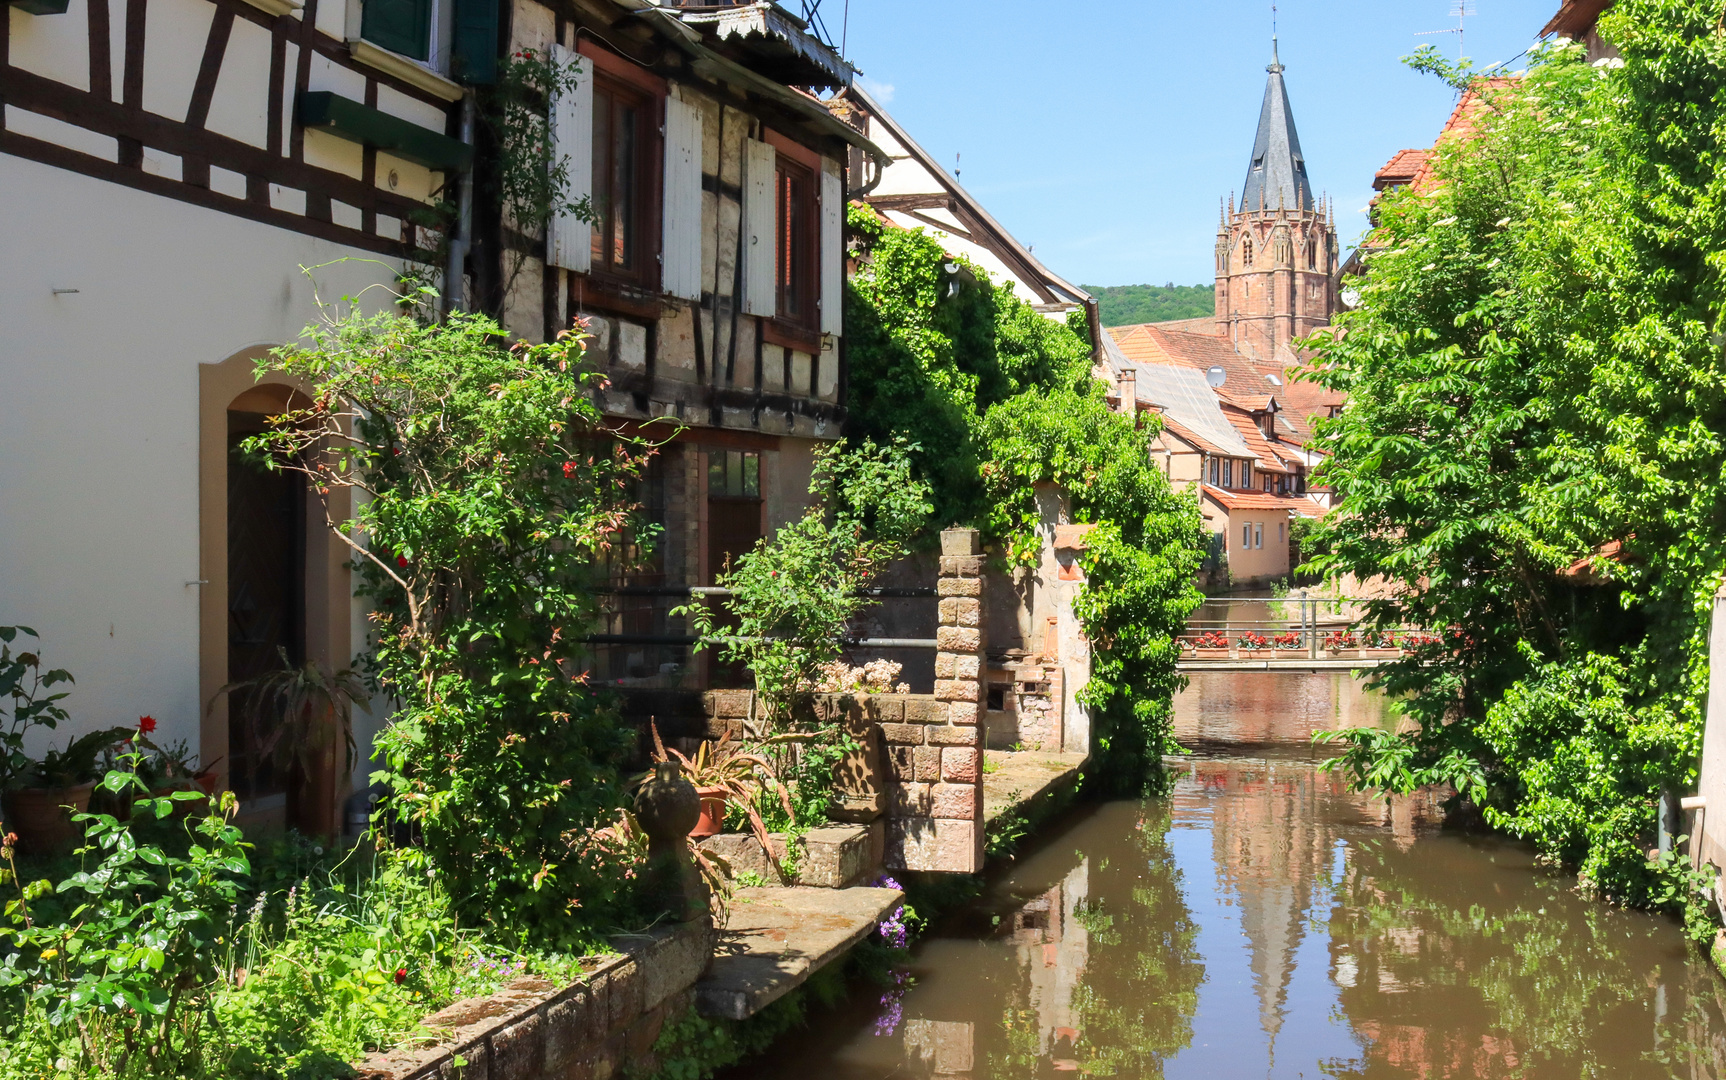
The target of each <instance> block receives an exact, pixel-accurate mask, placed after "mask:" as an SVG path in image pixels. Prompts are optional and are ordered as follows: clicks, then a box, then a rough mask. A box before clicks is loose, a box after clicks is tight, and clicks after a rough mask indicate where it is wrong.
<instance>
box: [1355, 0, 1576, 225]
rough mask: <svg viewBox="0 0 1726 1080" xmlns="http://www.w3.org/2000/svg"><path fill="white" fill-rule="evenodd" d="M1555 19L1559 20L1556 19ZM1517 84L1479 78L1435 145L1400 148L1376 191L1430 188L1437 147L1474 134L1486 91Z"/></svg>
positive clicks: (1381, 173)
mask: <svg viewBox="0 0 1726 1080" xmlns="http://www.w3.org/2000/svg"><path fill="white" fill-rule="evenodd" d="M1608 3H1610V0H1608ZM1561 14H1562V13H1561ZM1596 14H1598V13H1596ZM1553 21H1554V22H1557V21H1558V20H1557V19H1556V18H1555V19H1554V20H1553ZM1590 25H1592V24H1590ZM1546 32H1547V33H1551V32H1552V31H1551V28H1550V27H1548V29H1547V31H1546ZM1516 84H1517V80H1516V79H1515V78H1514V77H1512V76H1509V75H1500V76H1498V77H1496V78H1490V79H1477V80H1476V81H1475V83H1474V85H1473V86H1471V87H1469V90H1468V92H1467V93H1466V94H1463V95H1462V100H1460V101H1458V102H1457V103H1456V108H1455V109H1452V110H1451V113H1450V119H1449V120H1446V121H1445V123H1444V130H1442V131H1440V132H1439V133H1438V138H1437V139H1436V140H1435V141H1434V142H1433V144H1432V148H1431V149H1430V150H1422V149H1418V148H1417V149H1411V150H1398V151H1397V152H1396V154H1395V156H1393V157H1392V158H1391V159H1390V160H1389V161H1387V162H1385V164H1384V167H1383V168H1381V169H1379V170H1378V174H1377V175H1376V176H1374V177H1373V181H1372V187H1373V190H1374V191H1384V190H1386V189H1388V188H1393V187H1404V186H1406V187H1410V188H1412V189H1414V190H1415V191H1417V192H1425V191H1431V190H1432V188H1433V185H1434V184H1435V183H1436V181H1435V180H1434V179H1433V175H1432V167H1433V165H1434V164H1436V163H1437V161H1438V148H1439V147H1441V146H1443V145H1444V144H1445V143H1446V142H1447V141H1449V140H1451V139H1466V138H1468V137H1469V136H1470V135H1473V134H1474V133H1475V129H1476V126H1477V121H1478V120H1479V119H1480V114H1481V112H1482V111H1483V110H1484V109H1486V108H1488V107H1489V106H1490V104H1491V100H1490V98H1489V96H1488V95H1487V93H1486V92H1487V91H1492V90H1503V89H1506V88H1508V87H1512V86H1515V85H1516Z"/></svg>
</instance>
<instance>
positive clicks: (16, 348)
mask: <svg viewBox="0 0 1726 1080" xmlns="http://www.w3.org/2000/svg"><path fill="white" fill-rule="evenodd" d="M0 191H5V192H6V193H7V197H8V202H9V204H10V205H13V206H24V207H30V208H31V212H29V213H9V214H0V275H3V278H0V624H13V623H23V624H25V625H28V626H34V627H35V628H36V629H37V630H38V631H40V632H41V634H42V638H43V653H44V658H45V659H46V661H47V662H48V663H50V664H52V665H53V666H55V667H63V668H67V669H68V670H70V671H71V672H72V674H73V676H74V677H75V678H76V679H77V685H76V686H75V687H74V688H73V690H72V694H71V696H70V697H69V698H68V699H67V700H66V705H67V707H68V708H69V709H70V711H71V713H72V716H73V718H74V723H75V728H74V730H78V731H82V730H86V729H90V728H94V727H97V726H99V725H111V724H129V723H133V722H135V721H136V720H137V718H138V716H139V715H141V714H145V713H148V714H150V715H152V716H155V717H156V718H157V719H158V720H159V721H160V722H161V724H162V732H161V734H162V735H164V736H166V738H167V739H168V740H170V741H171V740H176V739H182V738H183V739H185V740H187V742H189V743H190V744H191V745H193V746H196V745H197V744H198V720H199V715H200V712H201V710H202V708H203V705H204V703H203V702H200V701H199V700H198V587H197V586H195V585H188V584H187V582H189V581H194V580H196V579H197V578H198V577H199V566H198V372H199V365H201V364H213V363H218V362H220V361H222V360H224V359H226V358H228V357H230V356H232V355H234V354H235V353H237V352H239V351H240V350H242V349H245V348H247V347H249V346H255V345H259V344H277V343H281V342H284V341H288V340H292V339H294V338H296V337H297V336H298V335H299V332H300V330H301V329H302V328H304V327H305V326H306V325H307V324H308V323H310V322H311V321H312V319H313V317H314V308H313V301H312V287H311V284H310V283H309V282H308V281H307V280H306V279H305V277H304V276H303V275H302V274H301V273H300V270H299V268H300V267H301V266H302V265H306V266H312V265H317V264H320V263H327V262H330V261H331V260H335V259H339V258H341V257H343V256H344V255H354V256H358V257H363V258H367V259H370V260H372V261H369V262H363V263H362V262H356V263H352V264H347V265H338V266H331V267H326V268H324V269H323V270H321V271H319V284H320V287H321V289H322V290H323V292H324V294H325V295H326V296H330V297H339V296H342V295H344V294H348V295H352V294H355V293H357V292H358V290H359V289H360V288H361V287H362V286H363V285H364V284H366V283H368V282H371V281H374V280H376V279H377V278H378V277H379V276H380V275H384V274H388V273H389V269H388V268H387V267H385V266H383V265H380V263H379V262H378V261H377V256H375V255H370V254H369V253H364V252H357V251H352V250H349V249H345V248H342V247H339V246H337V245H334V244H331V243H329V242H326V241H322V240H316V239H313V238H310V237H305V236H301V235H298V234H295V233H291V232H287V231H285V230H282V229H277V228H274V227H272V226H267V225H262V224H258V223H256V222H251V221H247V220H244V219H242V218H238V217H233V216H229V215H226V214H220V213H216V212H213V211H209V210H204V209H200V208H198V207H194V206H191V205H188V204H185V203H180V202H175V201H172V200H169V199H163V198H159V197H156V196H153V195H149V194H146V193H144V192H139V191H134V190H132V189H130V188H125V187H120V186H117V185H113V184H108V183H104V182H102V181H99V180H94V179H90V178H88V177H84V176H80V175H77V174H75V173H70V172H66V171H62V170H59V169H54V168H51V167H49V166H45V165H39V164H36V163H34V162H28V161H23V160H20V159H18V158H13V157H9V156H5V155H0ZM56 288H62V289H77V290H78V292H77V293H75V294H68V295H61V296H56V295H54V294H53V292H52V290H53V289H56ZM59 738H62V739H63V738H64V734H62V735H60V736H59ZM32 749H33V750H35V749H39V746H38V747H32Z"/></svg>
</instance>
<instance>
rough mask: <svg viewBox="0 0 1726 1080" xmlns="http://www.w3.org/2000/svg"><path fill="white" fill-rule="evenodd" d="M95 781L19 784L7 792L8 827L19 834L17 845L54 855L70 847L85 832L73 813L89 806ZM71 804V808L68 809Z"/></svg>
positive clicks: (81, 811) (37, 853)
mask: <svg viewBox="0 0 1726 1080" xmlns="http://www.w3.org/2000/svg"><path fill="white" fill-rule="evenodd" d="M95 790H96V785H95V784H94V783H90V784H79V785H78V786H77V787H70V788H19V789H17V790H15V791H8V792H7V793H6V799H5V804H6V823H7V828H9V829H11V830H12V831H13V832H15V833H17V834H18V846H19V848H21V849H22V850H23V851H25V852H26V853H28V854H31V855H52V854H53V853H55V852H57V851H63V850H65V849H66V848H68V847H71V846H72V844H73V842H74V841H76V840H77V839H78V838H79V837H80V836H82V835H83V830H82V829H80V828H79V827H78V825H77V823H76V822H74V821H73V820H72V815H73V814H74V813H80V814H81V813H83V812H85V811H86V810H88V809H90V794H91V792H93V791H95ZM67 807H71V809H67Z"/></svg>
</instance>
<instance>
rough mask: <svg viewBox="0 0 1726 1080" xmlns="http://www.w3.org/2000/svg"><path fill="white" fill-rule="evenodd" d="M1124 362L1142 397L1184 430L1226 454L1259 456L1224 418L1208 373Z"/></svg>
mask: <svg viewBox="0 0 1726 1080" xmlns="http://www.w3.org/2000/svg"><path fill="white" fill-rule="evenodd" d="M1106 336H1107V335H1105V337H1106ZM1104 347H1105V348H1107V347H1108V346H1107V345H1105V346H1104ZM1117 352H1118V350H1117ZM1121 363H1122V364H1124V365H1126V366H1129V367H1131V368H1132V370H1133V377H1134V378H1135V379H1136V380H1137V384H1138V392H1139V396H1140V397H1141V398H1145V399H1146V400H1148V401H1151V402H1154V403H1155V404H1156V405H1158V406H1160V407H1162V408H1163V409H1165V410H1167V412H1168V414H1169V415H1170V416H1172V417H1174V418H1175V419H1176V420H1177V421H1179V422H1180V424H1181V426H1182V427H1185V428H1188V429H1190V430H1191V431H1192V432H1193V433H1194V434H1196V435H1199V436H1201V437H1202V438H1204V439H1205V441H1207V442H1209V443H1211V444H1212V445H1214V446H1217V447H1218V448H1220V449H1221V450H1222V452H1223V453H1225V454H1230V455H1233V456H1236V457H1244V458H1256V457H1258V455H1257V454H1255V453H1253V452H1252V449H1251V448H1250V447H1248V446H1247V443H1246V440H1245V439H1243V438H1241V433H1240V432H1238V431H1236V430H1235V427H1234V425H1233V424H1231V423H1229V421H1228V417H1226V416H1224V415H1223V409H1222V406H1221V405H1219V404H1218V403H1217V395H1216V391H1214V390H1212V389H1211V387H1210V384H1209V383H1207V382H1205V373H1204V372H1202V371H1199V370H1198V369H1196V368H1190V367H1177V366H1176V365H1173V364H1138V363H1134V362H1133V361H1131V360H1125V359H1123V360H1122V361H1121Z"/></svg>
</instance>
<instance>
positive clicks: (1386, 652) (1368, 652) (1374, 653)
mask: <svg viewBox="0 0 1726 1080" xmlns="http://www.w3.org/2000/svg"><path fill="white" fill-rule="evenodd" d="M1360 655H1361V657H1362V658H1363V659H1367V660H1394V659H1396V658H1397V657H1399V656H1401V655H1402V650H1401V649H1362V650H1361V651H1360Z"/></svg>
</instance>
